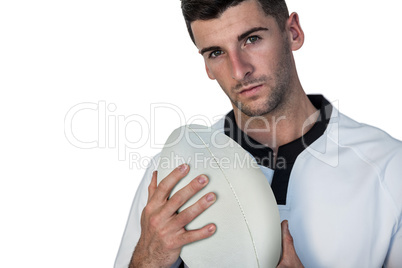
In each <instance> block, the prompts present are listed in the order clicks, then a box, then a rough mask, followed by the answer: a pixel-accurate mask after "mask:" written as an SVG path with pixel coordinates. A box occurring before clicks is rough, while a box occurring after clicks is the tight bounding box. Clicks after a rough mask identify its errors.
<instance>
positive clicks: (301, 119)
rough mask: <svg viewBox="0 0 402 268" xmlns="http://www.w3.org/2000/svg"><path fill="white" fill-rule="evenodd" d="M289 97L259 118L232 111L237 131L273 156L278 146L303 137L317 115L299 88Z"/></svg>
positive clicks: (235, 110)
mask: <svg viewBox="0 0 402 268" xmlns="http://www.w3.org/2000/svg"><path fill="white" fill-rule="evenodd" d="M290 95H291V96H286V102H284V103H281V105H280V106H278V107H277V108H276V109H274V110H273V111H271V112H270V113H268V114H265V115H262V116H255V117H250V116H247V115H246V114H244V113H242V112H241V111H240V110H239V109H237V107H235V106H234V107H233V109H234V113H235V119H236V123H237V125H238V127H239V128H240V129H241V130H242V131H243V132H244V133H246V134H247V135H248V136H250V137H251V138H253V139H254V140H256V141H258V142H259V143H261V144H264V145H266V146H268V147H270V148H271V149H272V150H273V151H274V154H275V155H276V154H277V152H278V148H279V146H282V145H284V144H287V143H289V142H292V141H294V140H296V139H298V138H300V137H301V136H303V135H304V134H305V133H307V132H308V131H309V130H310V129H311V127H312V126H313V125H314V123H315V122H316V120H317V118H318V115H319V113H316V111H317V109H316V108H315V107H314V106H313V105H312V103H311V102H310V100H309V99H308V97H307V95H306V94H305V93H304V91H303V89H302V88H301V86H300V87H299V89H297V90H294V91H293V92H292V93H291V94H290Z"/></svg>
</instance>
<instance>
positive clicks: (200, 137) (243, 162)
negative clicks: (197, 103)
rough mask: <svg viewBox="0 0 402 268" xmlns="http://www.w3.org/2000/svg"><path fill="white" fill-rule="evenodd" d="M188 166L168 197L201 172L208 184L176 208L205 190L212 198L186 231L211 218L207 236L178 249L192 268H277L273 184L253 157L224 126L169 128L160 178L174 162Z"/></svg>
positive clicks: (277, 234)
mask: <svg viewBox="0 0 402 268" xmlns="http://www.w3.org/2000/svg"><path fill="white" fill-rule="evenodd" d="M183 163H187V164H188V165H189V166H190V171H189V173H188V174H187V175H186V177H184V178H183V179H182V180H181V181H180V182H179V183H178V184H177V185H176V186H175V188H174V189H173V191H172V193H171V196H172V195H173V194H174V193H175V192H177V191H178V190H179V189H181V188H182V187H184V186H186V185H187V184H188V183H189V182H190V181H191V180H192V179H194V178H195V177H197V176H198V175H200V174H205V175H207V176H208V178H209V183H208V185H207V186H206V187H205V188H203V189H202V190H201V191H200V192H198V193H197V194H196V195H194V196H193V197H192V198H191V199H190V200H188V202H187V203H185V204H184V205H183V206H182V207H181V208H180V209H179V211H178V213H180V211H182V210H183V209H185V208H187V207H189V206H190V205H192V204H193V203H194V202H196V201H197V200H198V199H200V198H201V197H202V196H204V195H205V194H206V193H209V192H214V193H215V194H216V197H217V198H216V202H215V203H214V204H213V205H212V206H211V207H209V208H208V209H207V210H206V211H204V212H203V213H202V214H201V215H199V216H198V217H197V218H195V219H194V220H193V221H192V222H190V223H189V224H188V225H186V227H185V228H186V229H187V230H192V229H198V228H201V227H203V226H205V225H206V224H209V223H214V224H215V225H216V227H217V229H216V232H215V233H214V234H213V235H212V236H211V237H209V238H207V239H204V240H200V241H197V242H194V243H191V244H188V245H185V246H184V247H183V248H182V251H181V253H180V257H181V258H182V260H183V261H184V263H185V264H186V265H187V266H188V267H190V268H197V267H264V268H265V267H276V266H277V264H278V261H279V258H280V253H281V226H280V218H279V212H278V208H277V204H276V200H275V198H274V195H273V193H272V190H271V187H270V185H269V183H268V181H267V179H266V177H265V176H264V174H263V173H262V171H261V170H260V168H259V166H258V164H257V163H256V161H255V159H254V158H253V157H252V156H251V155H250V154H249V153H248V152H247V151H245V150H244V149H243V148H242V147H241V146H240V145H238V144H237V143H236V142H235V141H233V140H232V139H231V138H229V137H228V136H226V135H225V134H224V133H223V132H222V130H218V129H214V128H210V127H205V126H200V125H187V126H183V127H180V128H178V129H176V130H175V131H173V133H172V134H171V135H170V136H169V138H168V140H167V141H166V144H165V146H164V148H163V150H162V152H161V155H160V161H159V163H158V183H159V182H160V181H161V180H162V179H163V178H165V177H166V176H167V175H168V174H169V173H170V172H171V171H172V170H173V169H174V168H176V167H177V166H178V165H180V164H183Z"/></svg>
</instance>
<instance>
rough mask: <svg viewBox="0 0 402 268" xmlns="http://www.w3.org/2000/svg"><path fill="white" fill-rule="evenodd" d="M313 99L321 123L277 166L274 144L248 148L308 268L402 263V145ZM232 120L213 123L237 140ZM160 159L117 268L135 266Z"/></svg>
mask: <svg viewBox="0 0 402 268" xmlns="http://www.w3.org/2000/svg"><path fill="white" fill-rule="evenodd" d="M309 97H310V100H311V101H312V103H313V104H314V105H315V106H316V107H317V108H318V109H320V111H321V116H323V118H321V119H322V120H321V126H320V124H317V123H316V125H317V126H314V127H313V128H312V130H310V131H309V133H310V134H309V135H307V134H306V135H305V137H302V138H301V139H299V140H298V141H299V142H292V143H291V144H289V145H287V146H284V147H283V148H282V149H281V147H280V148H279V150H278V160H277V164H276V166H275V167H271V166H270V161H269V157H267V158H265V159H262V158H260V159H258V158H259V157H261V153H264V154H266V155H270V152H269V150H267V148H260V149H258V150H257V151H255V150H253V149H252V151H253V152H250V150H249V152H250V153H251V154H252V155H254V156H255V157H256V159H257V160H258V161H257V162H259V164H260V168H261V170H262V171H263V173H264V174H265V176H266V177H267V179H268V181H269V182H270V183H271V186H272V188H273V191H274V194H275V196H276V198H277V203H278V208H279V212H280V216H281V220H285V219H286V220H288V221H289V230H290V233H291V234H292V236H293V239H294V245H295V248H296V252H297V255H298V256H299V258H300V260H301V262H302V263H303V265H304V266H305V267H342V268H343V267H365V268H366V267H382V266H384V267H402V143H401V142H400V141H398V140H395V139H393V138H392V137H390V136H389V135H388V134H386V133H385V132H383V131H381V130H379V129H377V128H374V127H371V126H367V125H364V124H360V123H357V122H355V121H353V120H352V119H350V118H348V117H347V116H345V115H343V114H341V113H339V112H338V111H337V110H336V109H335V108H332V106H331V107H330V106H328V103H327V102H326V100H325V99H324V98H323V97H322V96H309ZM328 107H330V109H328ZM228 117H230V116H229V115H227V116H226V117H225V118H223V119H222V120H220V121H219V122H217V123H216V124H215V125H214V126H213V128H216V129H219V130H221V131H222V132H225V133H226V134H227V135H229V136H231V137H232V138H233V135H231V134H228V130H227V122H225V120H227V119H228ZM325 117H326V119H325ZM229 128H231V129H233V127H229ZM243 134H244V133H243ZM318 134H319V135H318ZM243 138H244V137H243ZM243 138H239V136H236V135H234V139H235V140H236V141H240V140H241V139H243ZM300 144H303V145H305V146H304V147H303V148H300ZM241 145H242V144H241ZM242 146H243V145H242ZM247 146H249V145H245V146H243V148H245V149H247ZM264 150H265V151H264ZM281 156H283V159H282V160H283V161H282V162H281V159H280V157H281ZM158 158H159V155H157V156H156V157H154V161H153V162H152V163H151V165H150V167H149V168H148V169H147V171H146V172H145V175H144V178H143V180H142V182H141V183H140V185H139V187H138V189H137V193H136V195H135V198H134V201H133V205H132V207H131V211H130V215H129V219H128V222H127V226H126V230H125V232H124V236H123V239H122V242H121V245H120V249H119V252H118V255H117V258H116V262H115V268H123V267H128V264H129V262H130V259H131V256H132V253H133V250H134V248H135V245H136V244H137V241H138V239H139V237H140V234H141V226H140V218H141V213H142V210H143V208H144V207H145V205H146V202H147V195H148V189H147V188H148V185H149V184H150V181H151V177H152V172H153V171H154V170H156V168H157V166H156V165H157V162H158ZM280 165H283V166H282V167H281V166H280ZM281 168H282V170H281ZM180 262H181V260H180V259H179V260H178V261H177V262H176V263H175V265H174V266H173V267H178V266H179V264H180Z"/></svg>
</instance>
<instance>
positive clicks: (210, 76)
mask: <svg viewBox="0 0 402 268" xmlns="http://www.w3.org/2000/svg"><path fill="white" fill-rule="evenodd" d="M205 70H206V71H207V75H208V77H209V79H211V80H215V76H214V75H213V74H212V73H211V71H210V70H209V68H208V66H207V64H206V63H205Z"/></svg>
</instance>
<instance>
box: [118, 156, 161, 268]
mask: <svg viewBox="0 0 402 268" xmlns="http://www.w3.org/2000/svg"><path fill="white" fill-rule="evenodd" d="M158 159H159V155H156V156H155V157H154V158H153V159H152V161H151V163H150V165H149V167H148V168H147V170H146V171H145V174H144V177H143V178H142V181H141V182H140V184H139V186H138V188H137V192H136V194H135V197H134V200H133V203H132V205H131V209H130V214H129V216H128V220H127V224H126V228H125V230H124V234H123V238H122V240H121V243H120V248H119V251H118V253H117V257H116V260H115V264H114V268H127V267H128V266H129V263H130V261H131V257H132V255H133V251H134V248H135V246H136V245H137V242H138V240H139V238H140V235H141V214H142V210H143V209H144V207H145V205H146V204H147V200H148V186H149V184H150V183H151V179H152V173H153V171H154V170H156V168H157V164H156V163H157V161H158Z"/></svg>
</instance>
